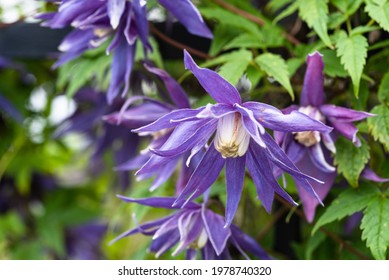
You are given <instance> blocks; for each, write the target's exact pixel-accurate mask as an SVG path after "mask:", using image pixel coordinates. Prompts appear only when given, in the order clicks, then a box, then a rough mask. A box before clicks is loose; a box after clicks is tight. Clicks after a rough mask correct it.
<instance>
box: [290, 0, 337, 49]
mask: <svg viewBox="0 0 389 280" xmlns="http://www.w3.org/2000/svg"><path fill="white" fill-rule="evenodd" d="M297 3H298V7H299V15H300V17H301V18H302V19H303V20H304V21H306V22H307V24H308V26H309V27H312V28H313V29H314V30H315V31H316V33H317V35H319V37H320V39H321V40H322V41H323V42H324V43H325V44H326V45H327V46H328V47H329V48H333V46H332V43H331V39H330V37H329V36H328V31H327V21H328V5H327V3H328V0H297Z"/></svg>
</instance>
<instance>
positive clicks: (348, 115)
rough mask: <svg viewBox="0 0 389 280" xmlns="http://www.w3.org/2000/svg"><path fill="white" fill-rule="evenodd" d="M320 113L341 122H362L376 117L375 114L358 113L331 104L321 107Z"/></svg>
mask: <svg viewBox="0 0 389 280" xmlns="http://www.w3.org/2000/svg"><path fill="white" fill-rule="evenodd" d="M320 112H322V113H323V114H324V115H325V116H326V117H329V118H335V119H336V120H337V121H339V122H353V121H360V120H363V119H366V118H368V117H374V116H375V115H374V114H370V113H367V112H362V111H356V110H352V109H348V108H344V107H338V106H335V105H329V104H325V105H322V106H320Z"/></svg>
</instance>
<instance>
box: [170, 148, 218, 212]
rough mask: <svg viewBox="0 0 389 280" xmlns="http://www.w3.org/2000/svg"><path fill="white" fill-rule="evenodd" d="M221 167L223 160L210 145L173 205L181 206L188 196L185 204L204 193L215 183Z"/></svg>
mask: <svg viewBox="0 0 389 280" xmlns="http://www.w3.org/2000/svg"><path fill="white" fill-rule="evenodd" d="M223 165H224V159H223V158H222V156H221V155H220V153H219V152H218V151H216V149H215V147H214V145H213V143H211V144H210V146H209V148H208V150H207V152H206V153H205V154H204V156H203V158H202V159H201V161H200V163H199V165H198V166H197V168H196V169H195V171H194V172H193V174H192V176H191V177H190V179H189V182H188V184H187V185H186V187H185V189H184V190H183V191H182V193H181V194H180V195H179V197H178V198H177V200H176V201H175V203H174V205H175V206H176V205H182V204H183V202H184V201H185V199H186V198H187V197H188V196H189V195H190V197H189V198H188V200H187V202H188V201H190V200H193V199H195V198H196V197H198V196H200V195H201V194H202V193H204V192H205V191H206V190H207V189H208V188H209V187H210V186H211V185H212V184H213V182H215V181H216V179H217V177H218V176H219V174H220V171H221V170H222V168H223Z"/></svg>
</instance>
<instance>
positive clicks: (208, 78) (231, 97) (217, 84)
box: [184, 50, 241, 104]
mask: <svg viewBox="0 0 389 280" xmlns="http://www.w3.org/2000/svg"><path fill="white" fill-rule="evenodd" d="M184 62H185V68H186V69H188V70H190V71H191V72H192V73H193V74H194V75H195V77H196V78H197V80H198V81H199V82H200V84H201V86H202V87H203V88H204V89H205V91H206V92H207V93H208V94H209V95H210V96H211V97H212V98H213V99H214V100H215V101H216V102H218V103H225V104H235V103H239V104H240V103H241V99H240V95H239V92H238V91H237V90H236V88H235V87H234V86H233V85H231V84H230V83H229V82H227V81H226V80H224V79H223V78H222V77H221V76H220V75H219V74H217V73H216V72H214V71H212V70H209V69H207V68H200V67H198V66H197V64H196V63H195V62H194V60H193V58H192V57H191V56H190V54H189V53H188V52H187V51H186V50H184Z"/></svg>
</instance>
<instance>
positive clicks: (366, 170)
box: [361, 167, 389, 183]
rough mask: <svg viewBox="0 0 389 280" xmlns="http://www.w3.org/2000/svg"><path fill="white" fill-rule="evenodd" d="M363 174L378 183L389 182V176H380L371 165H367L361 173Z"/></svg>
mask: <svg viewBox="0 0 389 280" xmlns="http://www.w3.org/2000/svg"><path fill="white" fill-rule="evenodd" d="M361 176H362V177H363V178H365V179H367V180H370V181H373V182H377V183H385V182H389V178H382V177H380V176H378V175H377V174H376V173H375V172H374V171H373V170H371V169H370V168H369V167H365V168H364V169H363V171H362V173H361Z"/></svg>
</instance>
